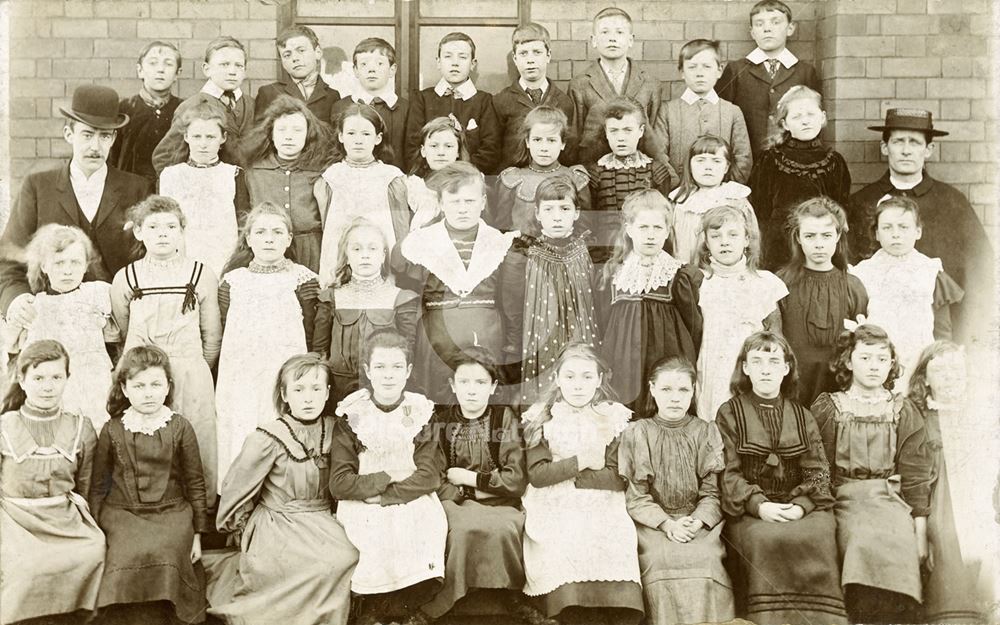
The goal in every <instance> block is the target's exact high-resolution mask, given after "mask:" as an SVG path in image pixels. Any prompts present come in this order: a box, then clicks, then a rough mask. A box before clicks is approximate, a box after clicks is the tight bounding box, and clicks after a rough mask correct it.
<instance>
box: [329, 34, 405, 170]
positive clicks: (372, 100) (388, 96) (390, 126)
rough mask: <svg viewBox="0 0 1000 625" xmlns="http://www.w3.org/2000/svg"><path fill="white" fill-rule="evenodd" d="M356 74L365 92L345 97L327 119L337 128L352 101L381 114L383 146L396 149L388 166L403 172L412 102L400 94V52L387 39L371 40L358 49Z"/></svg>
mask: <svg viewBox="0 0 1000 625" xmlns="http://www.w3.org/2000/svg"><path fill="white" fill-rule="evenodd" d="M353 60H354V75H355V76H357V78H358V84H360V85H361V91H359V92H358V93H356V94H355V95H354V97H353V99H352V98H344V99H343V100H341V101H340V102H337V103H336V104H334V105H333V108H332V110H331V112H330V115H328V116H327V117H326V118H324V119H328V120H329V122H330V124H332V125H333V127H334V128H336V127H337V118H338V117H340V115H341V113H343V111H344V109H345V108H347V106H348V105H350V104H351V103H352V102H362V103H364V104H367V105H368V106H370V107H372V108H374V109H375V110H376V111H378V114H379V115H380V116H381V117H382V121H383V122H384V123H385V132H384V133H383V136H382V141H383V143H385V144H387V145H388V146H389V147H391V148H392V158H390V159H387V160H386V163H388V164H389V165H395V166H396V167H398V168H400V169H403V164H404V162H405V160H406V159H405V158H404V156H405V154H404V153H403V150H404V140H405V138H406V117H407V115H408V114H409V111H410V103H409V102H407V101H406V99H405V98H401V97H399V96H398V95H396V90H395V84H396V83H395V81H396V50H395V49H394V48H393V47H392V46H391V45H390V44H389V42H388V41H386V40H385V39H379V38H378V37H371V38H369V39H365V40H363V41H362V42H361V43H359V44H358V45H357V47H355V48H354V57H353Z"/></svg>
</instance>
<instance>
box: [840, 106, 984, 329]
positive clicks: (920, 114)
mask: <svg viewBox="0 0 1000 625" xmlns="http://www.w3.org/2000/svg"><path fill="white" fill-rule="evenodd" d="M868 128H869V130H875V131H878V132H881V133H882V142H881V149H882V154H884V155H885V156H886V157H887V158H888V161H889V171H887V172H886V173H885V175H883V176H882V177H881V178H879V179H878V180H876V181H875V182H873V183H871V184H869V185H867V186H865V187H864V188H862V189H861V190H860V191H858V192H857V193H855V194H854V195H852V196H851V200H850V206H849V209H848V222H849V224H850V235H849V236H850V247H851V252H852V253H853V255H854V259H853V260H854V262H857V261H859V260H863V259H865V258H869V257H870V256H871V255H872V254H874V253H875V252H876V251H877V250H878V249H879V244H878V242H877V241H876V239H875V227H876V225H877V224H876V223H875V207H876V206H878V204H879V202H881V201H882V200H883V199H886V198H888V197H894V196H904V197H908V198H910V199H912V200H914V201H915V202H916V203H917V205H918V206H919V207H920V222H921V224H922V233H921V236H920V238H919V240H918V241H917V243H916V249H917V250H918V251H920V252H922V253H923V254H926V255H927V256H930V257H932V258H940V259H941V263H942V264H943V265H944V271H945V272H946V273H947V274H948V275H949V276H951V277H952V278H954V279H955V280H956V281H957V282H958V284H959V286H961V287H962V288H963V289H964V290H965V298H964V299H963V300H962V302H961V303H960V304H956V305H955V307H953V308H952V317H953V319H955V338H956V339H957V340H960V341H962V342H965V343H969V342H974V341H979V340H985V339H986V330H987V326H988V324H989V320H990V319H991V318H992V313H993V309H992V302H993V291H994V289H995V287H994V282H993V262H994V260H993V250H992V248H991V247H990V242H989V239H988V238H987V237H986V230H985V229H984V228H983V224H982V222H981V221H980V220H979V217H978V216H977V215H976V212H975V210H973V208H972V205H971V204H969V200H968V199H966V197H965V196H964V195H962V193H961V192H960V191H959V190H958V189H956V188H955V187H953V186H951V185H949V184H945V183H943V182H941V181H939V180H935V179H934V178H932V177H931V176H930V174H928V173H927V170H925V169H924V163H925V161H926V160H927V159H928V158H930V156H931V154H932V153H933V152H934V147H935V144H934V138H935V137H943V136H945V135H947V134H948V133H947V132H945V131H943V130H937V129H935V128H934V122H933V119H932V118H931V113H930V112H929V111H925V110H921V109H909V108H894V109H889V110H888V111H886V114H885V123H884V124H883V125H881V126H869V127H868Z"/></svg>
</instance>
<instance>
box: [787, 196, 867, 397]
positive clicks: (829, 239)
mask: <svg viewBox="0 0 1000 625" xmlns="http://www.w3.org/2000/svg"><path fill="white" fill-rule="evenodd" d="M788 244H789V245H790V246H791V247H792V258H791V260H789V261H788V263H787V264H786V265H785V266H784V267H782V268H781V270H779V271H778V277H779V278H781V280H782V281H783V282H784V283H785V286H786V287H788V296H787V297H785V298H784V299H782V300H781V303H780V304H779V308H780V309H781V327H782V332H783V333H784V335H785V338H786V339H788V343H789V344H790V345H791V346H792V351H794V352H795V358H796V359H797V360H798V363H799V397H798V400H799V402H800V403H801V404H802V405H804V406H808V405H809V404H811V403H812V402H813V400H815V399H816V397H818V396H819V394H820V393H824V392H827V391H832V390H834V387H835V382H834V380H833V373H832V372H831V371H830V360H831V358H832V356H833V352H834V349H835V346H836V344H837V337H838V336H839V335H840V332H841V331H842V330H843V328H844V320H845V319H856V318H857V317H858V315H865V314H867V312H868V293H867V292H866V291H865V287H864V285H863V284H861V280H859V279H858V278H857V277H856V276H854V275H851V274H849V273H847V215H846V214H845V213H844V209H842V208H841V207H840V206H838V205H837V203H836V202H834V201H833V200H831V199H830V198H826V197H815V198H812V199H808V200H806V201H805V202H802V203H801V204H799V205H798V206H796V207H795V208H794V209H793V210H792V212H791V214H790V215H789V217H788Z"/></svg>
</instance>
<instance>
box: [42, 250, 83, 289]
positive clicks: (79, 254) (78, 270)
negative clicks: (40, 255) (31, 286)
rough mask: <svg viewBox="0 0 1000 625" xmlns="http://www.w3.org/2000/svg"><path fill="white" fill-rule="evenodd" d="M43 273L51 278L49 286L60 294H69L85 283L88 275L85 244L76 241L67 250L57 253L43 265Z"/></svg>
mask: <svg viewBox="0 0 1000 625" xmlns="http://www.w3.org/2000/svg"><path fill="white" fill-rule="evenodd" d="M42 273H44V274H45V275H46V276H48V278H49V284H50V285H51V286H52V288H53V289H54V290H55V291H58V292H59V293H68V292H69V291H72V290H73V289H75V288H76V287H78V286H80V283H81V282H83V274H85V273H87V250H86V249H85V248H84V247H83V243H81V242H79V241H76V242H75V243H71V244H70V245H68V246H67V247H66V249H64V250H62V251H60V252H56V253H55V254H53V255H52V256H50V257H48V258H46V259H45V262H44V263H42Z"/></svg>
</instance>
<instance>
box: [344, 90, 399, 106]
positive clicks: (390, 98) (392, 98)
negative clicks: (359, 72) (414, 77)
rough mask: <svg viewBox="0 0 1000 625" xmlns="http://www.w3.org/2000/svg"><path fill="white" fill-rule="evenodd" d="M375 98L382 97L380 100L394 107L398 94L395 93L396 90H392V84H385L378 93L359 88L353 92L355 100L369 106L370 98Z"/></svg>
mask: <svg viewBox="0 0 1000 625" xmlns="http://www.w3.org/2000/svg"><path fill="white" fill-rule="evenodd" d="M375 98H382V101H383V102H385V105H386V106H388V107H389V108H395V106H396V102H398V101H399V96H398V95H396V92H395V91H393V90H392V86H390V85H386V87H385V89H383V90H382V91H379V92H378V93H369V92H368V91H364V90H361V91H358V92H357V93H356V94H354V101H355V102H364V103H365V104H367V105H368V106H371V103H372V100H374V99H375Z"/></svg>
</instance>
